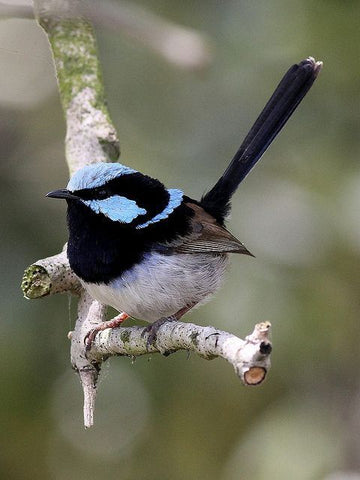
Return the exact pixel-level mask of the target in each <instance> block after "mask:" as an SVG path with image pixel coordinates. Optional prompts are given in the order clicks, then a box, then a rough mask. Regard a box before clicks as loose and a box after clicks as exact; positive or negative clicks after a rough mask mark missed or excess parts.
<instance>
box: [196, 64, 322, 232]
mask: <svg viewBox="0 0 360 480" xmlns="http://www.w3.org/2000/svg"><path fill="white" fill-rule="evenodd" d="M321 67H322V63H321V62H315V60H314V59H313V58H312V57H309V58H307V59H306V60H303V61H302V62H300V63H298V64H295V65H293V66H292V67H291V68H290V69H289V70H288V71H287V72H286V74H285V75H284V77H283V79H282V80H281V82H280V83H279V85H278V86H277V87H276V89H275V91H274V93H273V94H272V96H271V98H270V100H269V101H268V103H267V104H266V105H265V108H264V109H263V111H262V112H261V113H260V115H259V117H258V118H257V120H256V122H255V123H254V125H253V126H252V128H251V129H250V131H249V133H248V134H247V136H246V138H245V140H244V141H243V143H242V144H241V146H240V148H239V150H238V151H237V152H236V153H235V155H234V158H233V159H232V161H231V162H230V165H229V166H228V167H227V169H226V170H225V172H224V174H223V175H222V176H221V178H220V179H219V180H218V182H217V183H216V184H215V185H214V187H213V188H212V189H211V190H210V191H209V192H208V193H206V194H205V195H204V196H203V198H202V199H201V205H202V206H203V207H204V208H205V209H206V210H207V211H208V212H209V213H211V214H212V215H213V216H214V217H215V218H216V219H217V221H218V222H220V223H223V221H224V218H225V216H226V215H227V213H228V211H229V210H230V199H231V196H232V195H233V193H234V192H235V190H236V189H237V187H238V186H239V184H240V183H241V181H242V180H243V179H244V178H245V177H246V175H247V174H248V173H249V171H250V170H251V169H252V168H253V167H254V165H255V164H256V162H257V161H258V160H259V159H260V158H261V156H262V155H263V153H264V152H265V150H266V149H267V148H268V147H269V145H270V144H271V142H272V141H273V140H274V138H275V137H276V135H277V134H278V133H279V132H280V130H281V129H282V127H283V126H284V125H285V123H286V122H287V120H288V119H289V117H290V116H291V114H292V113H293V112H294V110H295V109H296V107H297V106H298V105H299V103H300V102H301V100H302V99H303V98H304V96H305V95H306V93H307V92H308V91H309V89H310V87H311V85H312V84H313V83H314V81H315V79H316V77H317V76H318V73H319V71H320V69H321Z"/></svg>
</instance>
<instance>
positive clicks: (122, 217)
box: [82, 195, 146, 223]
mask: <svg viewBox="0 0 360 480" xmlns="http://www.w3.org/2000/svg"><path fill="white" fill-rule="evenodd" d="M82 202H83V203H85V205H87V206H88V207H90V208H91V210H92V211H93V212H95V213H102V214H103V215H105V217H108V218H110V220H112V221H113V222H120V223H131V222H132V221H133V220H135V218H137V217H138V216H139V215H145V214H146V210H145V208H140V207H139V206H138V205H137V203H136V202H135V201H134V200H129V199H128V198H126V197H121V196H120V195H113V196H112V197H109V198H105V199H104V200H82Z"/></svg>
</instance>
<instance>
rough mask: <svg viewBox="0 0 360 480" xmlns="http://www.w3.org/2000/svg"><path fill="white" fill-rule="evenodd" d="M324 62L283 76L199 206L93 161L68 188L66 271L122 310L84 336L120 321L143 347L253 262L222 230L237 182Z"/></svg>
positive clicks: (118, 167)
mask: <svg viewBox="0 0 360 480" xmlns="http://www.w3.org/2000/svg"><path fill="white" fill-rule="evenodd" d="M321 68H322V62H317V61H315V59H314V58H312V57H308V58H306V59H305V60H303V61H301V62H299V63H298V64H295V65H293V66H292V67H290V69H289V70H288V71H287V72H286V73H285V75H284V76H283V78H282V80H281V81H280V83H279V85H278V86H277V87H276V89H275V91H274V93H273V94H272V96H271V98H270V99H269V101H268V102H267V104H266V105H265V107H264V109H263V110H262V112H261V113H260V115H259V116H258V118H257V120H256V121H255V123H254V124H253V126H252V127H251V129H250V131H249V133H248V134H247V136H246V137H245V139H244V141H243V143H242V144H241V146H240V148H239V149H238V150H237V152H236V153H235V155H234V157H233V159H232V160H231V162H230V164H229V165H228V167H227V168H226V170H225V172H224V173H223V175H222V176H221V177H220V178H219V180H218V181H217V182H216V183H215V185H214V186H213V187H212V188H211V189H210V190H209V191H208V192H207V193H205V194H204V195H203V196H202V197H201V199H200V200H195V199H192V198H190V197H188V196H187V195H186V194H185V193H184V192H183V191H182V190H180V189H178V188H166V187H165V186H164V185H163V183H161V182H160V181H159V180H157V179H156V178H153V177H150V176H148V175H146V174H143V173H140V172H138V171H136V170H135V169H133V168H130V167H128V166H126V165H122V164H120V163H106V162H103V163H90V164H88V165H86V166H84V167H82V168H81V169H79V170H78V171H76V172H75V173H74V174H73V176H72V177H71V178H70V180H69V183H68V185H67V187H66V188H65V189H60V190H54V191H51V192H49V193H48V194H47V196H48V197H51V198H60V199H65V200H66V202H67V225H68V230H69V239H68V243H67V255H68V259H69V264H70V267H71V269H72V270H73V271H74V273H75V274H76V275H77V277H78V278H79V280H80V282H81V284H82V285H83V287H84V288H85V289H86V291H87V292H88V293H89V294H90V295H91V296H92V297H93V298H94V299H96V300H98V301H99V302H100V303H102V304H105V305H109V306H112V307H114V308H115V309H116V310H117V311H118V312H121V313H120V314H119V315H118V316H117V317H115V319H113V320H110V321H107V322H103V323H101V324H99V325H98V326H96V327H95V328H93V329H92V330H91V331H90V332H89V333H88V335H87V337H86V340H85V343H86V348H87V349H89V348H91V346H92V343H93V340H94V338H95V336H96V334H97V333H98V332H99V331H100V330H103V329H105V328H115V327H117V326H119V325H120V324H121V323H122V322H123V321H124V320H125V319H126V318H128V317H132V318H135V319H140V320H144V321H146V322H149V326H148V327H147V328H146V332H147V333H148V339H147V341H148V345H149V344H152V343H154V341H155V340H156V334H157V332H158V329H159V328H160V326H161V325H162V324H163V323H164V322H167V321H173V320H179V319H180V318H181V317H182V316H183V315H185V314H186V313H187V312H188V311H189V310H191V309H193V308H194V307H197V306H199V305H202V304H204V303H205V302H207V301H208V300H209V299H210V298H211V297H212V295H213V294H214V293H215V292H216V291H217V290H218V289H219V288H220V286H221V285H222V282H223V278H224V274H225V272H226V270H227V266H228V263H229V254H230V253H238V254H244V255H252V254H251V253H250V251H249V250H248V249H247V248H246V247H245V245H244V244H243V243H242V242H240V241H239V240H238V239H237V238H236V237H235V236H234V235H232V234H231V233H230V231H229V230H228V229H227V227H226V225H225V223H226V219H227V217H228V214H229V212H230V206H231V204H230V201H231V198H232V195H233V194H234V193H235V191H236V190H237V188H238V186H239V184H240V183H241V182H242V181H243V180H244V178H245V177H246V176H247V174H248V173H249V171H250V170H251V169H252V168H253V167H254V165H255V164H256V163H257V162H258V160H259V159H260V158H261V157H262V155H263V153H264V152H265V150H267V148H268V147H269V145H270V144H271V143H272V141H273V140H274V138H275V137H276V136H277V134H278V133H279V132H280V130H281V129H282V127H283V126H284V124H285V123H286V122H287V120H288V119H289V117H290V116H291V115H292V113H293V112H294V110H295V109H296V107H297V106H298V104H299V103H300V102H301V100H302V99H303V97H304V96H305V95H306V93H307V92H308V90H309V89H310V88H311V86H312V84H313V82H314V81H315V79H316V78H317V76H318V73H319V71H320V70H321Z"/></svg>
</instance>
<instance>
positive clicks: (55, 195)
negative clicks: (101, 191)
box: [46, 188, 80, 200]
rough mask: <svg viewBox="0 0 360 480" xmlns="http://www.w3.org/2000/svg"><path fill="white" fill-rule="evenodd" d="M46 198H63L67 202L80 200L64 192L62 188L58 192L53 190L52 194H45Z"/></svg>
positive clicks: (67, 191) (68, 192)
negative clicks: (67, 200)
mask: <svg viewBox="0 0 360 480" xmlns="http://www.w3.org/2000/svg"><path fill="white" fill-rule="evenodd" d="M46 196H47V197H50V198H65V199H69V200H80V198H79V197H77V196H76V195H74V194H72V193H71V192H70V191H69V190H66V188H62V189H60V190H54V191H53V192H49V193H47V194H46Z"/></svg>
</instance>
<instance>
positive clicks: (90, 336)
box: [84, 312, 129, 352]
mask: <svg viewBox="0 0 360 480" xmlns="http://www.w3.org/2000/svg"><path fill="white" fill-rule="evenodd" d="M127 318H129V315H128V314H127V313H125V312H123V313H120V315H118V316H117V317H115V318H113V319H112V320H109V321H108V322H103V323H99V325H97V326H96V327H94V328H92V329H91V330H89V331H88V333H87V334H86V336H85V338H84V344H85V351H86V352H88V351H89V350H90V349H91V347H92V344H93V343H94V340H95V337H96V335H97V334H98V332H101V331H102V330H106V329H107V328H111V329H113V328H116V327H119V326H120V325H121V324H122V323H123V321H124V320H126V319H127Z"/></svg>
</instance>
